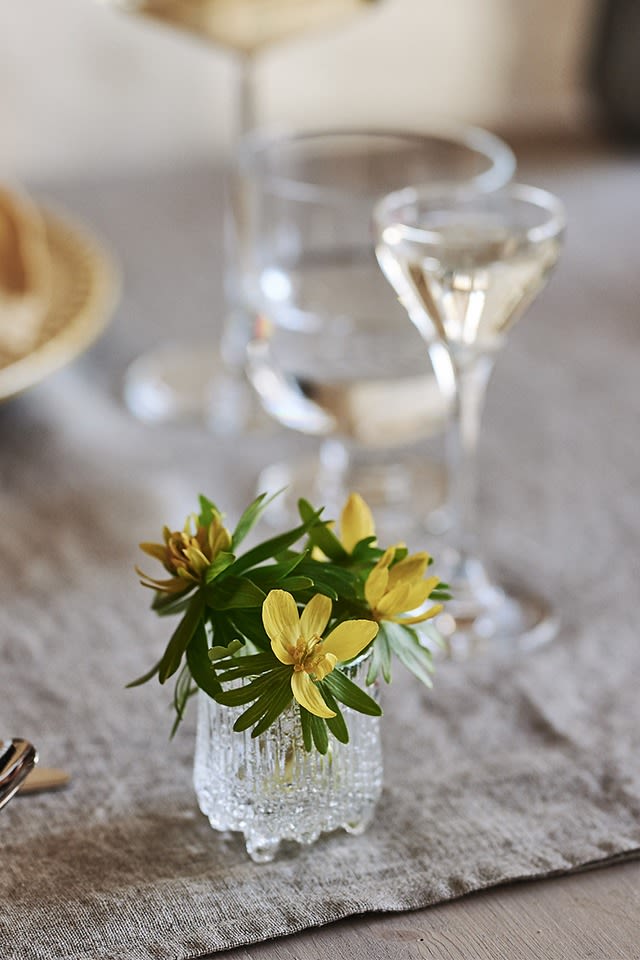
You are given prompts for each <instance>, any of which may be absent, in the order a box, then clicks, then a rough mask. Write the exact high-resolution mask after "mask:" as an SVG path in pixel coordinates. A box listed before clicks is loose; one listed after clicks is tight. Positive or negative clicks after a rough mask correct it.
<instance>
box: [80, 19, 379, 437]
mask: <svg viewBox="0 0 640 960" xmlns="http://www.w3.org/2000/svg"><path fill="white" fill-rule="evenodd" d="M99 2H102V3H103V4H105V5H108V6H111V7H114V8H117V9H121V10H124V11H125V12H127V13H136V14H142V15H144V16H147V17H151V18H152V19H154V20H157V21H159V22H162V23H165V24H167V25H169V26H172V27H178V28H181V29H185V30H187V31H189V32H190V33H192V34H195V35H196V36H198V37H199V38H201V39H202V40H204V41H206V42H209V43H212V44H214V45H217V46H221V47H225V48H227V49H229V50H231V51H233V52H234V53H235V55H236V58H237V62H238V90H237V96H236V103H237V106H236V126H237V130H236V137H237V139H238V140H239V139H240V138H241V137H242V136H243V135H244V134H246V133H247V132H248V131H250V130H252V129H253V128H254V126H255V120H256V108H255V107H256V98H255V90H254V83H253V67H254V63H255V61H256V58H257V56H258V54H259V53H261V52H262V51H263V50H264V49H266V48H267V47H270V46H272V45H274V44H277V43H281V42H284V41H289V40H291V39H292V38H294V37H295V36H297V35H299V34H303V33H308V32H311V31H316V30H321V29H323V28H325V27H330V26H331V25H332V24H334V23H337V22H339V21H340V20H341V19H343V18H346V17H348V16H349V15H350V14H355V13H356V12H360V11H362V10H363V9H364V8H365V7H368V6H371V5H372V4H373V3H375V2H377V0H99ZM226 274H227V276H226V284H227V290H226V294H227V300H228V301H230V304H229V306H230V312H229V314H228V316H227V318H226V321H225V322H226V326H225V331H224V334H223V342H222V344H221V348H220V351H219V352H218V354H217V355H216V351H215V349H214V348H213V347H212V348H211V349H207V348H206V347H205V348H203V345H202V344H192V345H189V344H187V345H186V346H185V345H177V344H174V343H169V344H163V345H160V346H159V347H158V348H156V349H152V350H150V351H149V352H148V353H145V354H143V355H142V356H141V357H139V358H138V359H137V360H135V361H134V362H133V363H132V364H131V366H130V367H129V369H128V371H127V374H126V376H125V384H124V399H125V402H126V404H127V406H128V408H129V410H130V411H131V412H132V413H133V414H134V415H135V416H136V417H137V418H139V419H140V420H143V421H146V422H156V423H158V422H172V421H176V420H183V419H197V418H200V417H204V418H205V419H206V420H208V422H209V424H210V426H212V427H213V428H215V429H218V430H220V431H222V432H235V431H236V430H240V429H242V427H243V426H244V425H245V423H246V421H247V420H248V419H249V417H250V406H251V404H250V396H251V393H250V390H249V389H247V390H246V391H245V389H244V383H245V379H244V373H243V364H244V347H245V343H246V337H245V332H244V330H243V321H244V318H243V316H242V315H241V311H239V310H238V305H237V304H236V303H234V302H233V301H235V299H236V298H235V289H236V283H235V276H234V264H233V263H230V264H229V268H228V270H227V271H226ZM221 401H222V402H221Z"/></svg>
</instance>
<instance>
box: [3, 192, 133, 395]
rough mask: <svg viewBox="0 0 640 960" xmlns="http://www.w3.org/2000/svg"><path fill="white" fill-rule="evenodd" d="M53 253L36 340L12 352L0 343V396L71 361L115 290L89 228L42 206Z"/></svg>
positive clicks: (92, 334) (97, 326)
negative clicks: (48, 292) (47, 300)
mask: <svg viewBox="0 0 640 960" xmlns="http://www.w3.org/2000/svg"><path fill="white" fill-rule="evenodd" d="M40 213H41V215H42V217H43V220H44V225H45V230H46V237H47V243H48V246H49V253H50V256H51V266H52V279H51V299H50V303H49V308H48V310H47V313H46V316H45V319H44V322H43V324H42V328H41V330H40V333H39V335H38V338H37V341H36V342H35V343H34V344H32V345H31V347H30V348H29V350H28V351H25V352H24V354H22V355H19V356H16V355H15V354H9V353H5V352H3V350H2V348H0V401H2V400H8V399H9V398H10V397H13V396H15V395H16V394H18V393H22V391H23V390H27V389H28V388H29V387H32V386H34V385H35V384H37V383H40V381H41V380H44V378H45V377H47V376H49V374H51V373H53V372H54V371H56V370H59V369H60V367H63V366H65V365H66V364H68V363H70V362H71V361H72V360H73V359H75V357H77V356H78V355H79V354H80V353H82V352H83V351H84V350H86V349H87V347H89V346H90V345H91V344H92V343H93V342H94V340H96V339H97V337H98V336H99V335H100V334H101V333H102V331H103V330H104V328H105V327H106V325H107V323H108V322H109V319H110V317H111V314H112V311H113V308H114V307H115V304H116V300H117V297H118V293H119V288H120V282H119V274H118V270H117V268H116V266H115V264H114V262H113V261H112V259H111V257H110V256H109V255H108V254H107V252H106V251H105V250H104V248H103V247H102V245H101V244H100V243H99V242H98V241H97V240H96V238H95V237H94V236H93V235H92V234H91V232H90V231H89V230H87V229H86V227H84V226H79V225H78V224H77V223H74V222H73V221H70V220H67V218H66V217H63V216H61V215H59V214H57V213H51V212H50V211H48V210H41V211H40Z"/></svg>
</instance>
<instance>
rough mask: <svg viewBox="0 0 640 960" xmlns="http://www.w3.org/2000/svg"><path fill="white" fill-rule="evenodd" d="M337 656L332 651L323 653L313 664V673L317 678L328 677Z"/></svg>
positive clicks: (336, 660)
mask: <svg viewBox="0 0 640 960" xmlns="http://www.w3.org/2000/svg"><path fill="white" fill-rule="evenodd" d="M337 662H338V658H337V657H336V656H335V654H333V653H325V654H324V656H322V657H320V659H319V660H318V662H317V663H315V664H314V665H313V671H312V672H313V674H314V676H315V677H316V679H317V680H324V678H325V677H328V676H329V674H330V673H331V671H332V670H333V668H334V667H335V665H336V663H337Z"/></svg>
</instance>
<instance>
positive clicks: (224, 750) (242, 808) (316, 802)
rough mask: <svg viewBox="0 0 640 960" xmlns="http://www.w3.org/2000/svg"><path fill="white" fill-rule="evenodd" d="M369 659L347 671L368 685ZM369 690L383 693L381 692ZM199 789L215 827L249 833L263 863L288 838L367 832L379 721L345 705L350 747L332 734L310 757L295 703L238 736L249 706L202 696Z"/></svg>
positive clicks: (377, 766)
mask: <svg viewBox="0 0 640 960" xmlns="http://www.w3.org/2000/svg"><path fill="white" fill-rule="evenodd" d="M367 666H368V657H364V658H362V659H361V660H360V661H359V662H357V663H355V664H354V665H352V666H351V667H350V668H349V669H348V670H345V673H348V675H349V676H350V679H352V680H354V681H355V682H356V683H358V684H359V685H361V686H364V678H365V676H366V671H367ZM368 692H369V693H370V694H371V695H372V696H374V698H375V697H376V696H377V690H376V688H375V687H372V688H368ZM198 697H199V703H198V729H197V736H196V752H195V764H194V786H195V790H196V795H197V798H198V804H199V806H200V809H201V810H202V812H203V813H204V814H205V816H207V817H208V818H209V822H210V823H211V826H212V827H213V828H214V829H215V830H237V831H240V832H242V833H243V834H244V837H245V841H246V847H247V853H248V854H249V856H250V857H251V858H252V859H253V860H255V861H256V862H258V863H262V862H267V861H269V860H273V858H274V856H275V855H276V853H277V852H278V847H279V846H280V843H281V841H283V840H295V841H297V842H298V843H313V842H314V841H315V840H317V839H318V837H319V836H320V834H321V833H326V832H328V831H331V830H336V829H338V828H340V827H342V828H343V829H344V830H346V831H347V832H349V833H356V834H357V833H362V831H363V830H364V829H365V828H366V827H367V825H368V824H369V823H370V821H371V819H372V817H373V813H374V809H375V805H376V802H377V800H378V798H379V796H380V791H381V789H382V750H381V744H380V719H379V718H378V717H368V716H365V715H364V714H361V713H357V712H356V711H354V710H350V709H349V708H348V707H343V708H342V709H343V713H344V718H345V721H346V723H347V726H348V728H349V743H346V744H345V743H340V742H339V741H338V740H336V739H335V738H334V737H332V736H331V734H330V735H329V750H328V752H327V754H326V755H325V756H322V754H320V753H318V751H317V750H316V749H315V748H314V749H313V750H312V751H311V752H309V753H307V752H306V751H305V749H304V744H303V741H302V728H301V724H300V715H299V710H298V705H297V703H295V701H294V702H292V703H291V705H290V706H289V707H288V708H287V709H286V710H285V711H284V713H282V714H281V716H280V717H279V718H278V720H277V721H276V723H275V724H273V725H272V726H271V727H269V729H268V730H267V731H266V732H265V733H263V734H261V735H260V736H259V737H256V738H252V737H251V732H250V731H249V730H246V731H244V732H243V733H234V731H233V724H234V723H235V721H236V719H237V718H238V717H239V715H240V714H241V713H242V712H243V710H245V709H246V707H244V706H243V707H223V706H220V705H219V704H217V703H216V702H215V701H214V700H211V698H210V697H208V696H207V695H206V694H205V693H203V692H202V691H200V692H199V694H198Z"/></svg>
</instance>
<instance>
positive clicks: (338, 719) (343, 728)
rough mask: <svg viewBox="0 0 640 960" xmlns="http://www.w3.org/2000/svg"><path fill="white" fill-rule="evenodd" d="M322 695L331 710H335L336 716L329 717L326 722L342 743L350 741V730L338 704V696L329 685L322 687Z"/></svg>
mask: <svg viewBox="0 0 640 960" xmlns="http://www.w3.org/2000/svg"><path fill="white" fill-rule="evenodd" d="M322 696H323V699H324V701H325V703H326V704H327V706H328V707H329V709H330V710H335V714H336V715H335V717H327V719H326V721H325V722H326V724H327V726H328V727H329V730H330V731H331V733H332V734H333V735H334V737H335V738H336V740H339V741H340V743H349V731H348V730H347V725H346V723H345V721H344V717H343V716H342V711H341V710H340V707H339V706H338V703H337V701H336V698H335V697H334V696H333V694H332V693H331V691H330V690H329V689H328V688H327V687H323V688H322Z"/></svg>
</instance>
